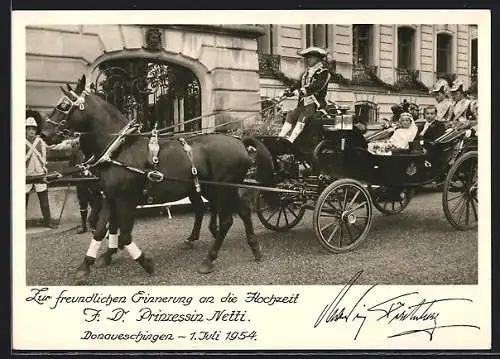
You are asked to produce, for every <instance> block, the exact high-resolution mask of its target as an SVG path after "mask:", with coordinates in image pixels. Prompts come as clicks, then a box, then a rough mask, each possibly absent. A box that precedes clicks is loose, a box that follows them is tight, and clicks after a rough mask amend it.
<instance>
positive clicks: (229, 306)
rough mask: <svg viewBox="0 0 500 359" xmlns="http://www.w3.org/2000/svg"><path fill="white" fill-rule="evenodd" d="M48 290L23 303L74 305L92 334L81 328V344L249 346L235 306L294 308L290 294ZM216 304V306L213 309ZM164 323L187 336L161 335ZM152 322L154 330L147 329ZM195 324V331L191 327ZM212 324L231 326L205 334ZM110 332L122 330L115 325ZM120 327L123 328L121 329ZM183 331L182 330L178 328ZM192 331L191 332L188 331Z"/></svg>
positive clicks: (243, 314) (253, 334)
mask: <svg viewBox="0 0 500 359" xmlns="http://www.w3.org/2000/svg"><path fill="white" fill-rule="evenodd" d="M49 292H50V290H49V288H48V287H42V288H33V289H31V290H30V294H29V295H28V296H27V297H26V298H25V300H26V302H33V303H36V305H39V306H45V307H46V308H48V309H49V310H51V311H57V310H60V308H62V307H67V306H78V307H80V308H81V310H82V320H83V322H84V323H87V324H88V325H92V329H90V328H89V329H86V330H84V331H83V333H82V334H81V336H80V340H83V341H133V342H136V343H139V342H150V343H157V342H164V341H179V340H185V341H211V342H214V341H249V340H251V341H255V340H257V338H258V333H257V331H256V330H254V328H253V327H251V326H250V322H251V319H250V315H249V313H248V312H247V310H244V309H240V308H239V307H238V306H239V305H240V303H246V304H245V305H246V306H245V308H248V305H250V306H252V307H272V306H284V305H294V304H297V303H299V299H300V294H299V293H290V294H289V295H285V296H280V295H276V294H275V293H264V292H261V291H249V292H247V293H245V295H243V296H241V297H238V296H237V295H236V294H235V293H233V292H228V293H227V294H225V295H223V296H220V297H214V296H211V295H204V296H199V297H193V296H185V295H172V296H171V295H153V294H152V293H150V292H148V291H146V290H138V291H136V292H135V293H133V294H132V295H128V296H121V295H112V294H110V293H102V292H99V291H96V292H94V293H89V294H86V295H73V294H72V293H71V290H68V289H63V290H60V291H59V292H56V293H50V294H49ZM218 303H219V304H218ZM102 322H114V323H137V324H138V325H141V326H144V325H147V326H148V327H150V328H151V329H152V328H154V329H155V330H156V331H155V332H153V330H151V331H148V330H140V331H138V332H99V331H98V330H97V328H98V326H99V325H100V323H102ZM163 322H168V323H169V324H168V325H167V326H165V327H163V328H165V329H167V328H168V329H169V330H173V328H174V327H173V326H172V325H171V324H173V323H176V324H181V323H183V322H189V323H192V324H189V327H187V328H189V329H190V331H189V332H185V331H181V332H178V333H173V332H161V331H160V330H161V328H162V327H161V324H162V323H163ZM153 323H154V325H152V324H153ZM195 323H196V325H199V326H200V327H199V328H196V327H194V326H193V325H195ZM218 323H220V324H226V323H229V325H231V326H230V327H229V328H233V330H227V328H228V327H227V326H226V327H224V328H226V329H210V330H209V329H206V330H205V328H212V327H213V326H216V325H217V324H218ZM116 328H124V327H123V326H121V325H120V326H117V327H116ZM125 328H126V327H125ZM183 328H186V327H183ZM193 329H194V330H195V331H193Z"/></svg>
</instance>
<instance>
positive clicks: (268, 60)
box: [259, 54, 281, 78]
mask: <svg viewBox="0 0 500 359" xmlns="http://www.w3.org/2000/svg"><path fill="white" fill-rule="evenodd" d="M280 68H281V57H280V56H279V55H272V54H259V76H260V77H262V78H275V77H276V72H278V71H280Z"/></svg>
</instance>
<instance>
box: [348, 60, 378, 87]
mask: <svg viewBox="0 0 500 359" xmlns="http://www.w3.org/2000/svg"><path fill="white" fill-rule="evenodd" d="M376 74H377V66H370V65H364V64H353V66H352V82H353V83H355V84H359V85H362V84H373V78H374V76H376Z"/></svg>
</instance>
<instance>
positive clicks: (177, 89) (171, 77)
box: [91, 58, 202, 132]
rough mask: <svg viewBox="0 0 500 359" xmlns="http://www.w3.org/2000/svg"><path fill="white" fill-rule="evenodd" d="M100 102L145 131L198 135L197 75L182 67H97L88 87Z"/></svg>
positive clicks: (138, 61)
mask: <svg viewBox="0 0 500 359" xmlns="http://www.w3.org/2000/svg"><path fill="white" fill-rule="evenodd" d="M91 87H92V88H93V90H94V91H95V92H96V93H97V94H99V95H100V96H102V98H103V99H105V100H106V101H108V102H110V103H111V104H113V105H114V106H115V107H116V108H118V110H120V112H122V113H123V114H124V115H125V116H126V117H127V118H128V119H129V120H136V121H139V122H141V123H142V124H143V126H144V129H145V130H147V129H151V128H153V127H154V125H155V124H156V125H157V126H158V128H164V127H167V126H175V127H174V128H173V131H174V132H178V131H180V132H183V131H187V132H190V131H199V130H201V128H202V121H201V119H200V120H198V121H193V122H191V123H188V124H183V123H182V122H183V121H184V120H187V119H191V118H196V117H199V116H200V115H201V86H200V82H199V80H198V78H197V77H196V75H195V74H194V73H193V72H192V71H191V70H189V69H187V68H184V67H182V66H179V65H176V64H173V63H168V62H164V61H160V60H149V59H144V58H131V59H114V60H109V61H106V62H103V63H101V64H100V65H99V73H98V75H97V78H96V80H95V82H94V83H93V84H92V85H91Z"/></svg>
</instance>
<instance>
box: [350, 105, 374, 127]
mask: <svg viewBox="0 0 500 359" xmlns="http://www.w3.org/2000/svg"><path fill="white" fill-rule="evenodd" d="M354 111H355V114H356V119H357V120H359V121H360V122H362V123H365V124H366V123H376V122H378V105H377V104H376V103H374V102H371V101H360V102H356V103H355V104H354Z"/></svg>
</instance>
